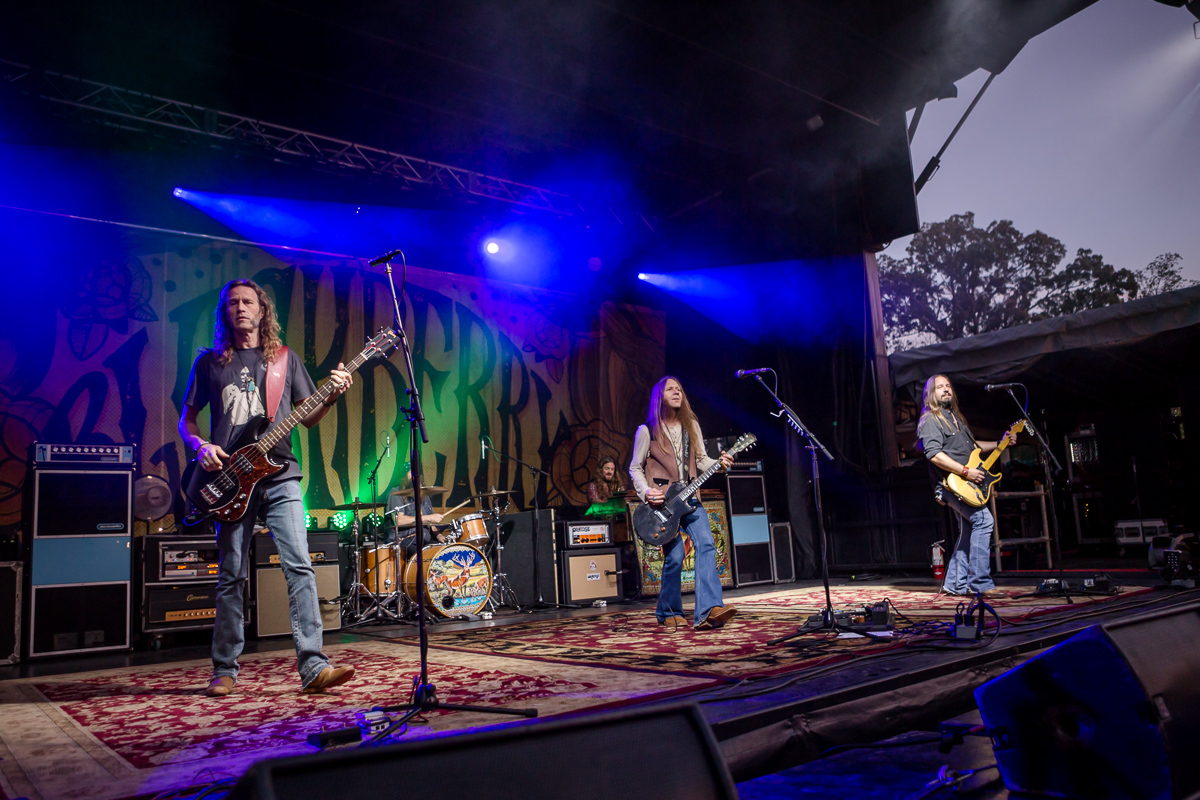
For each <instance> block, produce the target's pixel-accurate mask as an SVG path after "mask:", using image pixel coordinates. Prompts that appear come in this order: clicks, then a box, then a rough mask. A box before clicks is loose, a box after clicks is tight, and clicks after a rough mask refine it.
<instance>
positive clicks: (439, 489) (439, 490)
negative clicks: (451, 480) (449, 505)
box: [389, 486, 450, 497]
mask: <svg viewBox="0 0 1200 800" xmlns="http://www.w3.org/2000/svg"><path fill="white" fill-rule="evenodd" d="M448 491H450V487H449V486H422V487H421V494H445V493H446V492H448ZM412 493H413V487H411V486H410V487H408V488H407V489H393V490H392V491H391V492H389V494H398V495H400V496H401V497H412Z"/></svg>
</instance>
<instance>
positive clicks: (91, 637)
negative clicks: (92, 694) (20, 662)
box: [29, 581, 130, 658]
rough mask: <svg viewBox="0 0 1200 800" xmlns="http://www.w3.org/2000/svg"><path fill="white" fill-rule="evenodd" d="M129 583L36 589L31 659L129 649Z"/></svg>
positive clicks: (31, 603)
mask: <svg viewBox="0 0 1200 800" xmlns="http://www.w3.org/2000/svg"><path fill="white" fill-rule="evenodd" d="M129 599H130V598H129V581H119V582H113V583H83V584H71V585H62V586H36V585H35V586H33V587H32V590H31V592H30V601H29V620H30V622H29V656H30V658H37V657H39V656H56V655H66V654H68V653H85V652H89V653H90V652H95V651H99V650H128V649H129V620H130V616H129Z"/></svg>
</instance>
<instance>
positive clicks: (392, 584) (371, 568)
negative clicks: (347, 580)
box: [358, 544, 398, 594]
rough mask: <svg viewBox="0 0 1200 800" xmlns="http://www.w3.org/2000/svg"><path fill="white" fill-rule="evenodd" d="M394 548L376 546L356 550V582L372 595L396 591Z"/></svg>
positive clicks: (384, 545) (381, 545)
mask: <svg viewBox="0 0 1200 800" xmlns="http://www.w3.org/2000/svg"><path fill="white" fill-rule="evenodd" d="M396 566H397V559H396V548H394V547H392V546H391V545H386V544H378V545H370V546H368V547H360V548H359V550H358V581H359V583H361V584H362V585H363V586H365V587H367V591H368V592H371V593H373V594H391V593H392V592H394V591H396V573H397V572H398V570H397V569H396Z"/></svg>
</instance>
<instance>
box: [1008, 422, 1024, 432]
mask: <svg viewBox="0 0 1200 800" xmlns="http://www.w3.org/2000/svg"><path fill="white" fill-rule="evenodd" d="M1023 430H1025V420H1023V419H1019V420H1017V422H1016V424H1015V425H1013V426H1012V427H1011V428H1009V430H1008V432H1009V433H1020V432H1021V431H1023Z"/></svg>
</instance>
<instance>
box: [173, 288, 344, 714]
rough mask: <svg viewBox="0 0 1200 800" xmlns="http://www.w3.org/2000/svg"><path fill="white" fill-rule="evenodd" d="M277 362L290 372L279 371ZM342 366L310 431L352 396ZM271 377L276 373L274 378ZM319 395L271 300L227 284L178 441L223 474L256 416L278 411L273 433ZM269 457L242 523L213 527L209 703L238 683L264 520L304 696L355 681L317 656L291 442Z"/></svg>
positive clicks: (313, 592) (313, 596) (311, 576)
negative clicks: (283, 587)
mask: <svg viewBox="0 0 1200 800" xmlns="http://www.w3.org/2000/svg"><path fill="white" fill-rule="evenodd" d="M281 360H282V361H283V362H284V364H285V365H286V368H284V369H274V366H275V365H276V364H278V363H279V361H281ZM342 367H343V365H342V364H338V368H337V369H336V370H333V372H332V375H331V377H330V380H331V381H333V382H334V383H335V386H336V387H337V391H336V393H335V394H332V395H331V396H330V399H329V400H327V401H326V402H325V403H324V404H322V405H320V406H318V407H317V409H316V410H315V411H313V412H312V413H311V414H310V415H309V416H308V417H307V418H305V419H304V420H303V422H304V424H305V425H306V426H308V427H310V428H311V427H312V426H313V425H316V424H317V423H318V422H319V421H320V420H321V418H322V417H323V416H325V414H326V413H327V412H328V411H329V409H330V408H331V407H332V405H333V402H332V401H333V400H336V398H337V397H338V396H340V395H341V394H342V393H344V392H345V391H346V389H347V388H349V386H350V382H351V377H350V373H349V372H346V371H344V370H343V369H342ZM269 371H270V372H273V373H274V375H273V376H272V377H271V378H268V372H269ZM316 391H317V388H316V386H315V385H314V384H313V381H312V378H311V377H309V374H308V371H307V370H306V369H305V368H304V364H303V363H302V362H301V361H300V358H299V356H297V355H296V354H295V353H294V352H292V351H291V350H289V349H288V348H286V347H285V346H284V345H283V342H282V340H281V338H280V331H279V322H278V320H277V318H276V316H275V307H274V305H273V304H272V302H271V299H270V298H269V297H268V296H267V294H266V293H265V292H264V291H263V290H262V289H261V288H259V286H258V285H257V284H255V283H254V282H253V281H247V280H235V281H230V282H229V283H227V284H226V285H225V288H224V289H222V290H221V299H220V303H219V304H218V306H217V309H216V335H215V336H214V342H213V348H212V349H211V350H206V351H204V352H202V353H201V354H200V357H199V358H197V359H196V363H195V364H194V365H193V366H192V375H191V379H190V381H189V382H188V388H187V394H186V395H185V396H184V400H183V402H184V407H183V414H182V416H181V417H180V420H179V433H180V435H181V436H182V437H183V441H184V442H186V443H187V445H188V446H189V447H191V448H192V449H193V450H195V451H196V458H197V461H198V463H199V465H200V466H201V467H203V468H204V469H205V470H207V471H209V472H214V471H217V470H221V469H223V468H224V467H225V466H226V465H227V459H229V453H227V452H226V449H230V450H232V449H234V448H233V443H234V442H235V441H237V439H238V437H239V436H240V435H241V433H242V431H243V429H245V427H246V426H247V424H251V423H252V421H254V422H258V421H260V420H259V419H258V418H260V417H267V416H268V414H269V413H271V411H273V412H274V415H273V416H272V417H271V420H272V422H271V427H274V426H275V425H278V424H279V423H280V422H282V421H283V420H284V419H285V418H286V417H287V416H288V415H289V414H290V413H291V411H292V407H293V406H294V405H296V404H298V403H300V402H301V401H303V400H304V399H305V398H307V397H309V396H310V395H312V394H313V393H314V392H316ZM205 406H208V407H209V409H210V412H211V418H212V419H211V436H210V437H209V439H205V438H204V437H203V436H201V435H200V425H199V422H198V417H199V414H200V411H201V409H203V408H204V407H205ZM273 406H277V408H272V407H273ZM269 408H270V409H271V411H268V409H269ZM268 430H269V428H268ZM271 457H272V458H274V459H275V460H276V461H277V462H280V463H284V464H286V467H285V468H284V469H283V470H282V471H281V472H279V473H278V474H276V475H272V476H271V477H269V478H266V479H264V480H263V481H262V482H261V483H260V484H259V485H258V486H257V487H256V490H255V491H254V493H253V497H252V498H251V499H250V502H249V506H248V508H247V511H246V514H245V515H244V516H243V517H241V518H240V519H239V520H237V521H235V522H222V523H220V524H219V525H218V526H217V547H218V548H219V551H220V566H219V568H218V572H217V591H216V605H217V610H216V619H215V621H214V630H213V643H212V660H213V677H212V680H211V681H210V682H209V684H208V687H207V689H206V690H205V694H207V695H208V696H209V697H224V696H225V695H228V694H230V693H231V692H232V691H233V690H234V688H235V686H236V685H237V674H238V663H237V659H238V656H239V655H240V654H241V652H242V646H243V644H244V641H245V632H244V629H243V625H242V620H243V616H242V613H243V612H242V597H243V595H244V593H245V588H246V578H247V576H248V574H249V554H250V539H251V537H252V536H253V534H254V527H255V523H256V521H257V520H258V519H262V521H263V522H264V523H265V524H266V525H267V527H268V528H269V529H270V530H271V534H272V536H273V537H274V539H275V545H276V546H277V547H278V549H279V558H280V563H281V565H282V566H283V573H284V576H285V577H286V579H287V584H288V603H289V605H290V606H291V609H290V611H291V618H292V638H293V640H294V641H295V645H296V658H297V669H298V671H299V673H300V680H301V685H302V687H303V691H304V692H305V693H309V694H314V693H318V692H323V691H324V690H326V689H328V688H330V687H332V686H338V685H340V684H342V683H345V682H346V681H348V680H350V679H351V678H353V677H354V668H353V667H336V668H335V667H333V666H331V665H330V663H329V660H328V659H327V658H326V657H325V655H324V654H323V653H322V652H321V644H322V634H323V629H322V626H321V612H320V609H319V607H318V603H317V582H316V575H315V573H314V572H313V568H312V563H311V561H310V560H309V555H308V537H307V534H306V531H305V527H304V505H303V498H302V496H301V493H300V477H301V475H300V465H299V464H298V463H297V461H296V457H295V455H294V454H293V453H292V448H291V437H290V436H289V437H285V438H283V439H282V440H281V441H280V442H279V443H278V444H277V445H276V446H275V448H274V449H273V450H272V451H271Z"/></svg>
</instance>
